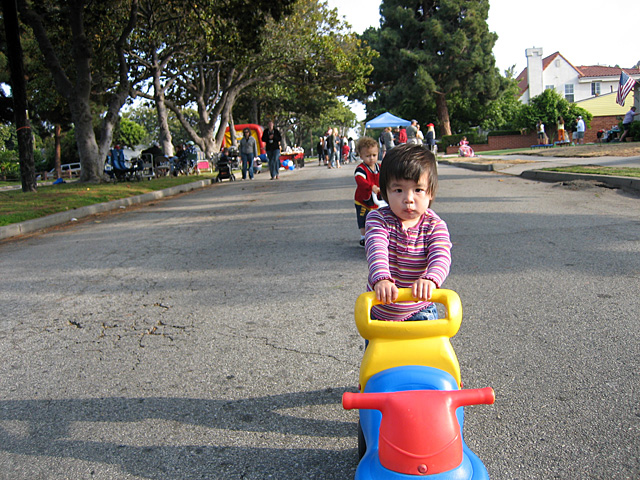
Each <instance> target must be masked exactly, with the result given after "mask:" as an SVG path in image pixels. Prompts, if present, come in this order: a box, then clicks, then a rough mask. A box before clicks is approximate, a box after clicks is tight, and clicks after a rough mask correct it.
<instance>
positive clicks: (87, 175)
mask: <svg viewBox="0 0 640 480" xmlns="http://www.w3.org/2000/svg"><path fill="white" fill-rule="evenodd" d="M69 107H70V109H71V118H72V119H73V123H74V125H75V136H76V145H77V147H78V156H79V157H80V166H81V168H82V171H81V172H80V181H81V182H100V181H101V178H102V172H101V171H100V169H99V168H98V164H100V165H102V166H104V158H103V159H100V158H99V157H100V149H99V148H98V142H97V141H96V135H95V132H94V131H93V121H92V119H93V117H92V115H91V105H90V104H89V99H88V98H84V97H80V96H78V97H77V98H75V99H73V100H71V101H70V102H69ZM110 141H111V136H109V142H110ZM104 156H105V157H106V152H105V155H104ZM99 160H101V161H99Z"/></svg>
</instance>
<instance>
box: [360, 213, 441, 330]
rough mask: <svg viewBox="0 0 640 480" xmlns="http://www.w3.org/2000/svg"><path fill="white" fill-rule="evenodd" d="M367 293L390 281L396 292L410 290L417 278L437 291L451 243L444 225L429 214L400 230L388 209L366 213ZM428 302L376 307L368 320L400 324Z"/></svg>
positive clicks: (398, 222)
mask: <svg viewBox="0 0 640 480" xmlns="http://www.w3.org/2000/svg"><path fill="white" fill-rule="evenodd" d="M365 245H366V249H367V262H368V264H369V279H368V285H367V290H368V291H373V287H374V285H375V284H376V283H377V282H379V281H380V280H390V281H392V282H394V283H395V285H396V286H397V287H398V288H406V287H409V288H410V287H411V286H412V285H413V283H414V282H415V281H416V280H418V279H419V278H424V279H427V280H431V281H432V282H433V283H435V284H436V286H437V287H438V288H440V286H441V285H442V283H443V282H444V280H445V278H447V275H448V274H449V268H450V266H451V240H450V237H449V230H448V229H447V224H446V223H445V222H444V221H443V220H442V219H441V218H440V217H438V215H437V214H436V213H435V212H434V211H433V210H430V209H429V210H427V211H426V212H425V214H424V215H423V216H422V219H421V220H420V222H419V223H418V224H417V225H416V226H415V227H413V228H409V229H407V230H404V229H403V228H402V224H401V223H400V220H399V219H398V217H396V216H395V214H394V213H393V212H392V211H391V209H390V208H389V207H383V208H379V209H378V210H374V211H372V212H370V213H369V215H368V216H367V223H366V241H365ZM430 303H431V302H417V303H396V304H391V305H377V306H375V307H373V308H372V316H373V317H375V318H377V319H379V320H390V321H403V320H406V319H407V318H409V317H411V315H413V314H414V313H415V312H418V311H420V310H422V309H423V308H425V307H426V306H428V305H429V304H430Z"/></svg>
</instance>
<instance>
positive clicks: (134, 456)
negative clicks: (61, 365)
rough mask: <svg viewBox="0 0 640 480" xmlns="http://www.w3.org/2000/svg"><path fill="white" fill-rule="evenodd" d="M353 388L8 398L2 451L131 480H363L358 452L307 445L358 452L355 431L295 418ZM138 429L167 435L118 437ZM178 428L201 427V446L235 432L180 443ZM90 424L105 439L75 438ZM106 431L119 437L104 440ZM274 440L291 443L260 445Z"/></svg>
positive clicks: (2, 407) (2, 405) (1, 413)
mask: <svg viewBox="0 0 640 480" xmlns="http://www.w3.org/2000/svg"><path fill="white" fill-rule="evenodd" d="M347 390H348V391H355V389H352V388H342V389H331V388H329V389H324V390H317V391H310V392H296V393H291V394H285V395H273V396H265V397H258V398H251V399H243V400H237V401H225V400H208V399H194V398H164V397H151V398H142V397H140V398H118V397H109V398H100V399H65V400H4V401H0V422H2V427H1V428H0V445H1V446H0V451H3V452H7V453H11V454H14V455H22V456H33V457H42V456H46V457H51V458H58V459H60V461H62V462H64V459H75V460H82V461H88V462H99V463H102V464H110V465H116V466H118V467H120V468H121V469H122V471H124V472H127V473H129V474H132V475H136V476H142V477H144V478H151V479H166V480H172V479H176V480H178V479H191V478H194V479H195V478H221V479H222V478H224V479H232V478H256V479H261V478H300V475H301V473H302V472H304V475H303V476H304V478H318V479H321V478H325V479H334V478H335V479H344V478H353V476H354V473H355V468H356V466H357V455H356V453H355V448H347V449H344V448H343V449H336V450H328V449H326V448H307V446H308V445H316V444H317V443H318V441H319V440H316V441H314V440H313V438H311V439H309V437H317V438H319V437H323V438H327V437H329V438H342V439H345V438H348V437H353V442H349V443H353V445H354V447H355V443H356V442H355V436H356V426H355V423H351V422H343V421H335V420H327V419H319V418H302V417H301V416H295V415H293V414H291V413H289V412H290V411H291V409H296V408H300V409H302V410H303V411H304V412H309V408H308V407H313V406H322V405H336V407H337V408H341V407H339V406H338V405H339V404H340V402H341V396H342V393H343V392H344V391H347ZM129 423H135V424H140V425H141V428H143V427H144V428H147V429H148V428H149V425H151V426H152V427H151V428H152V430H153V429H156V430H157V436H155V437H150V436H149V435H148V434H146V435H143V442H140V441H139V438H126V437H125V438H124V439H122V437H120V438H119V440H120V439H122V440H121V441H120V442H118V441H113V437H115V436H116V435H113V433H112V432H113V431H114V430H115V431H117V430H118V428H119V427H117V426H116V427H115V428H114V425H113V424H122V427H121V428H122V429H123V430H125V431H127V430H131V428H132V426H131V425H127V424H129ZM87 424H93V425H90V426H87ZM101 424H104V427H101ZM175 424H179V425H182V427H184V426H185V425H186V426H187V428H189V427H193V428H194V431H196V430H197V432H198V434H197V435H194V436H195V437H197V438H201V437H202V431H203V428H207V429H212V432H218V437H220V434H219V431H220V430H222V431H226V432H227V433H224V434H223V436H224V438H225V442H224V443H225V444H224V445H215V444H211V442H203V441H200V442H194V443H193V444H192V443H188V444H185V442H183V441H175V442H174V444H171V443H172V442H171V439H172V438H176V437H175V434H172V433H173V431H174V430H176V429H179V428H180V427H174V426H173V425H175ZM16 425H18V426H19V427H17V426H16ZM83 425H85V426H86V428H88V429H90V430H91V431H96V432H98V433H97V434H96V435H95V437H96V438H94V439H92V440H79V439H77V438H76V439H74V438H73V437H74V436H76V437H77V435H74V432H77V431H78V428H83ZM133 428H135V425H134V426H133ZM183 429H184V428H183ZM16 430H19V431H16ZM101 430H102V431H106V432H109V433H105V434H104V435H101V434H100V432H101ZM265 435H266V438H275V439H281V440H279V441H278V444H276V445H273V444H271V445H269V446H268V447H262V446H260V447H258V446H252V445H259V444H264V443H265V441H264V439H263V437H265ZM298 436H299V437H300V438H297V437H298ZM99 437H106V438H108V439H107V440H100V438H99ZM135 437H138V436H137V435H136V436H135ZM257 437H259V438H257ZM189 438H191V437H189ZM109 439H111V440H109ZM140 443H143V444H144V446H141V445H140ZM134 444H135V445H134ZM238 445H246V446H238ZM296 445H297V446H296ZM26 461H27V462H28V460H26Z"/></svg>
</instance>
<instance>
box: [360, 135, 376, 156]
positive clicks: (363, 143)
mask: <svg viewBox="0 0 640 480" xmlns="http://www.w3.org/2000/svg"><path fill="white" fill-rule="evenodd" d="M365 148H378V141H377V140H374V139H373V138H371V137H360V138H359V139H358V141H357V142H356V152H358V153H360V151H361V150H363V149H365Z"/></svg>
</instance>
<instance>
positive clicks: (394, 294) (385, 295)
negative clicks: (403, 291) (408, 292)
mask: <svg viewBox="0 0 640 480" xmlns="http://www.w3.org/2000/svg"><path fill="white" fill-rule="evenodd" d="M373 289H374V290H375V292H376V298H377V299H378V300H379V301H381V302H382V303H384V304H388V303H393V302H395V301H396V300H397V299H398V287H396V284H395V283H393V282H392V281H390V280H380V281H379V282H378V283H376V284H375V285H374V287H373Z"/></svg>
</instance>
